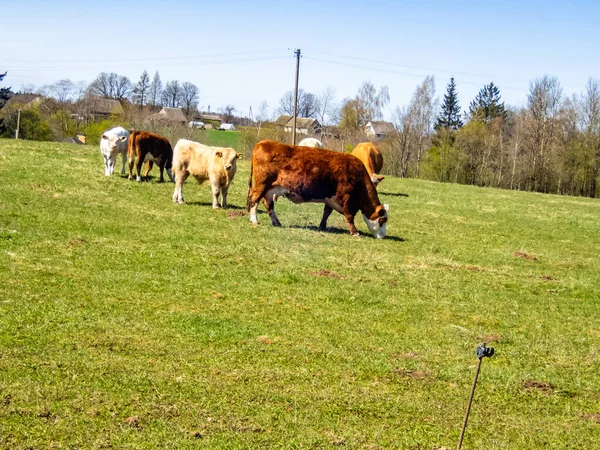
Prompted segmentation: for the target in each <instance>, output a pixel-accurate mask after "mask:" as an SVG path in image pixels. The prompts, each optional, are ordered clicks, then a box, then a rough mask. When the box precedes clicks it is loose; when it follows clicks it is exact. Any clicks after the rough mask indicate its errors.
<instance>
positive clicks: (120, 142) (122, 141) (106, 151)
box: [100, 127, 129, 176]
mask: <svg viewBox="0 0 600 450" xmlns="http://www.w3.org/2000/svg"><path fill="white" fill-rule="evenodd" d="M128 138H129V131H127V130H126V129H125V128H123V127H115V128H111V129H110V130H108V131H105V132H104V133H102V136H101V137H100V153H101V154H102V156H103V157H104V175H106V176H109V175H112V174H113V172H114V171H115V164H116V162H117V156H118V155H119V154H120V155H121V157H122V158H123V168H122V169H121V175H125V161H126V160H127V139H128Z"/></svg>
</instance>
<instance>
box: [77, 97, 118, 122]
mask: <svg viewBox="0 0 600 450" xmlns="http://www.w3.org/2000/svg"><path fill="white" fill-rule="evenodd" d="M83 101H84V102H85V107H84V109H85V113H86V115H87V116H91V117H93V118H94V119H97V118H107V117H110V116H121V115H123V113H124V111H123V107H122V106H121V103H120V102H119V101H118V100H112V99H109V98H100V97H91V98H86V99H84V100H83Z"/></svg>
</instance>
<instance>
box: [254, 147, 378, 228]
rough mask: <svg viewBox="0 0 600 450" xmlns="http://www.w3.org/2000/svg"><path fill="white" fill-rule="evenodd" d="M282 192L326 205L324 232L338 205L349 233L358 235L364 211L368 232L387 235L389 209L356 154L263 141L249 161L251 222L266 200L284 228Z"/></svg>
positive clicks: (274, 219)
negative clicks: (279, 208)
mask: <svg viewBox="0 0 600 450" xmlns="http://www.w3.org/2000/svg"><path fill="white" fill-rule="evenodd" d="M253 174H254V186H253V185H252V175H253ZM280 196H283V197H286V198H287V199H289V200H291V201H292V202H294V203H304V202H316V203H325V209H324V211H323V218H322V219H321V224H320V225H319V228H320V229H321V230H324V229H325V227H326V225H327V218H328V217H329V215H330V214H331V211H333V210H334V209H335V210H336V211H337V212H339V213H340V214H343V215H344V217H345V218H346V221H347V222H348V227H349V229H350V234H351V235H352V236H358V231H357V230H356V226H354V216H355V215H356V213H357V212H358V211H359V210H360V211H362V213H363V219H364V220H365V223H366V224H367V227H368V228H369V231H371V233H373V235H374V236H375V237H377V238H383V237H385V234H386V222H387V219H388V213H387V209H388V208H387V206H385V205H382V204H381V203H380V202H379V197H378V196H377V191H376V190H375V186H374V185H373V183H372V182H371V180H370V178H369V174H368V173H367V170H366V169H365V166H364V165H363V164H362V163H361V162H360V160H359V159H358V158H356V157H354V156H352V155H346V154H344V153H339V152H334V151H331V150H325V149H318V148H310V147H296V146H291V145H286V144H282V143H279V142H274V141H261V142H259V143H258V144H256V146H255V147H254V150H253V151H252V161H251V164H250V180H249V182H248V203H247V208H248V210H249V211H250V221H251V222H252V223H253V224H255V225H258V218H257V215H256V212H257V211H256V210H257V207H258V202H259V201H260V200H261V199H262V200H263V203H264V205H265V208H266V209H267V213H269V216H271V223H272V224H273V225H274V226H281V223H280V222H279V219H278V218H277V215H276V214H275V210H274V206H275V200H276V199H277V197H280Z"/></svg>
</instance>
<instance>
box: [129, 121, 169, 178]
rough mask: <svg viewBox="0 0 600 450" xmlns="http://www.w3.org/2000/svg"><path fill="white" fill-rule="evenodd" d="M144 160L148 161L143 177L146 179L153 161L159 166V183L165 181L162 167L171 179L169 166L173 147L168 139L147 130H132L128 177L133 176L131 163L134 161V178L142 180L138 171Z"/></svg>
mask: <svg viewBox="0 0 600 450" xmlns="http://www.w3.org/2000/svg"><path fill="white" fill-rule="evenodd" d="M144 162H147V163H148V166H147V167H146V173H144V178H145V179H146V181H148V173H149V172H150V170H152V166H153V165H154V163H156V164H158V167H159V168H160V179H159V180H158V181H159V182H160V183H162V182H163V181H165V178H164V176H163V172H164V169H165V168H166V169H167V175H168V176H169V179H170V180H171V181H173V175H172V174H171V167H172V165H173V149H172V148H171V144H170V143H169V141H168V139H167V138H165V137H163V136H159V135H158V134H154V133H150V132H148V131H137V130H133V131H131V133H130V134H129V179H130V180H131V179H132V178H133V164H134V163H135V170H136V180H137V181H142V178H141V176H140V172H141V170H142V165H143V164H144Z"/></svg>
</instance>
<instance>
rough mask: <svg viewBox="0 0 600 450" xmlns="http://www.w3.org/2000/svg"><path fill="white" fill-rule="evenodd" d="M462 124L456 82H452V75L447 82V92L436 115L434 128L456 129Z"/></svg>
mask: <svg viewBox="0 0 600 450" xmlns="http://www.w3.org/2000/svg"><path fill="white" fill-rule="evenodd" d="M462 125H463V123H462V120H460V105H459V104H458V93H457V92H456V83H455V82H454V77H452V78H450V83H448V89H447V93H446V94H445V95H444V103H443V104H442V111H441V112H440V115H439V116H438V120H437V123H436V128H448V129H451V130H458V129H459V128H460V127H462Z"/></svg>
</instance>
